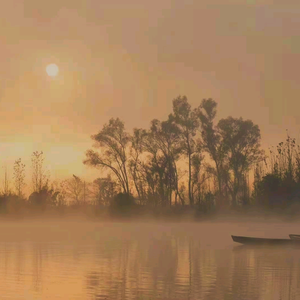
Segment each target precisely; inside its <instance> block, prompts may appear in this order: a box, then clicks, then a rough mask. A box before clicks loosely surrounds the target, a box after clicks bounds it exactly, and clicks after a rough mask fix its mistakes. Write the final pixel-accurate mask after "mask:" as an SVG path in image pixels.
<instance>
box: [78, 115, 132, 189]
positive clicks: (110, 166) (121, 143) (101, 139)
mask: <svg viewBox="0 0 300 300" xmlns="http://www.w3.org/2000/svg"><path fill="white" fill-rule="evenodd" d="M92 139H93V140H94V141H95V142H96V143H95V147H96V148H99V149H100V153H97V152H95V151H93V150H88V151H87V152H86V157H87V158H86V159H85V160H84V164H87V165H90V166H93V167H99V168H100V169H105V170H110V171H112V173H113V174H114V175H115V176H116V178H117V180H118V182H119V184H120V186H121V187H122V190H123V192H124V193H130V189H129V178H128V170H127V169H128V166H127V160H128V153H127V151H128V149H127V147H128V146H129V142H130V136H129V134H128V133H127V132H126V131H125V126H124V122H122V121H121V120H120V119H119V118H116V119H114V118H111V119H110V120H109V122H108V124H105V125H104V126H103V128H102V130H101V131H100V132H99V133H98V134H96V135H93V136H92Z"/></svg>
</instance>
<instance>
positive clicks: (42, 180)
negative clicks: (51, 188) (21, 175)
mask: <svg viewBox="0 0 300 300" xmlns="http://www.w3.org/2000/svg"><path fill="white" fill-rule="evenodd" d="M43 155H44V154H43V151H41V152H38V151H35V152H33V153H32V156H31V163H32V187H33V191H34V192H37V193H39V192H40V191H41V190H42V189H44V188H46V187H47V186H48V183H49V174H48V173H47V171H46V170H45V168H44V156H43Z"/></svg>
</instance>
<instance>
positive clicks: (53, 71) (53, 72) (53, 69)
mask: <svg viewBox="0 0 300 300" xmlns="http://www.w3.org/2000/svg"><path fill="white" fill-rule="evenodd" d="M46 72H47V74H48V75H49V76H50V77H55V76H57V74H58V72H59V69H58V66H57V65H56V64H50V65H48V66H47V67H46Z"/></svg>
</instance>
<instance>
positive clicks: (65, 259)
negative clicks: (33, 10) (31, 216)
mask: <svg viewBox="0 0 300 300" xmlns="http://www.w3.org/2000/svg"><path fill="white" fill-rule="evenodd" d="M289 233H300V224H284V223H276V224H275V223H268V224H262V223H240V224H238V223H186V224H181V223H178V224H170V223H169V224H154V223H88V222H79V221H78V222H75V221H72V222H56V221H53V222H49V221H46V222H31V223H28V222H15V223H13V222H1V223H0V293H1V296H0V298H1V299H3V300H4V299H13V300H17V299H22V300H23V299H64V300H67V299H81V300H85V299H98V300H100V299H107V300H108V299H212V300H213V299H220V300H221V299H226V300H230V299H244V300H247V299H249V300H250V299H251V300H255V299H262V300H269V299H270V300H273V299H278V300H279V299H280V300H285V299H289V300H292V299H300V272H299V271H300V249H297V248H287V247H279V248H274V247H273V248H262V247H250V248H249V247H243V246H237V244H236V245H235V244H234V243H233V242H232V240H231V238H230V235H231V234H237V235H252V236H260V237H266V236H268V237H287V235H288V234H289Z"/></svg>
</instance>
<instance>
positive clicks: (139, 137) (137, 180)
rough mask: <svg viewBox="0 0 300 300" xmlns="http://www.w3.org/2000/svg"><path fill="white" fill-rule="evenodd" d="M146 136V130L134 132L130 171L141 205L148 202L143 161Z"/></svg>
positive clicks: (135, 130)
mask: <svg viewBox="0 0 300 300" xmlns="http://www.w3.org/2000/svg"><path fill="white" fill-rule="evenodd" d="M146 136H147V132H146V130H144V129H140V128H135V129H134V130H133V135H132V137H131V149H130V161H129V170H130V174H131V177H132V179H133V184H134V186H135V189H136V192H137V195H138V200H139V201H140V203H145V202H146V190H145V176H144V174H143V173H144V164H143V162H142V160H141V156H142V155H143V152H144V144H143V142H144V140H145V138H146Z"/></svg>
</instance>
